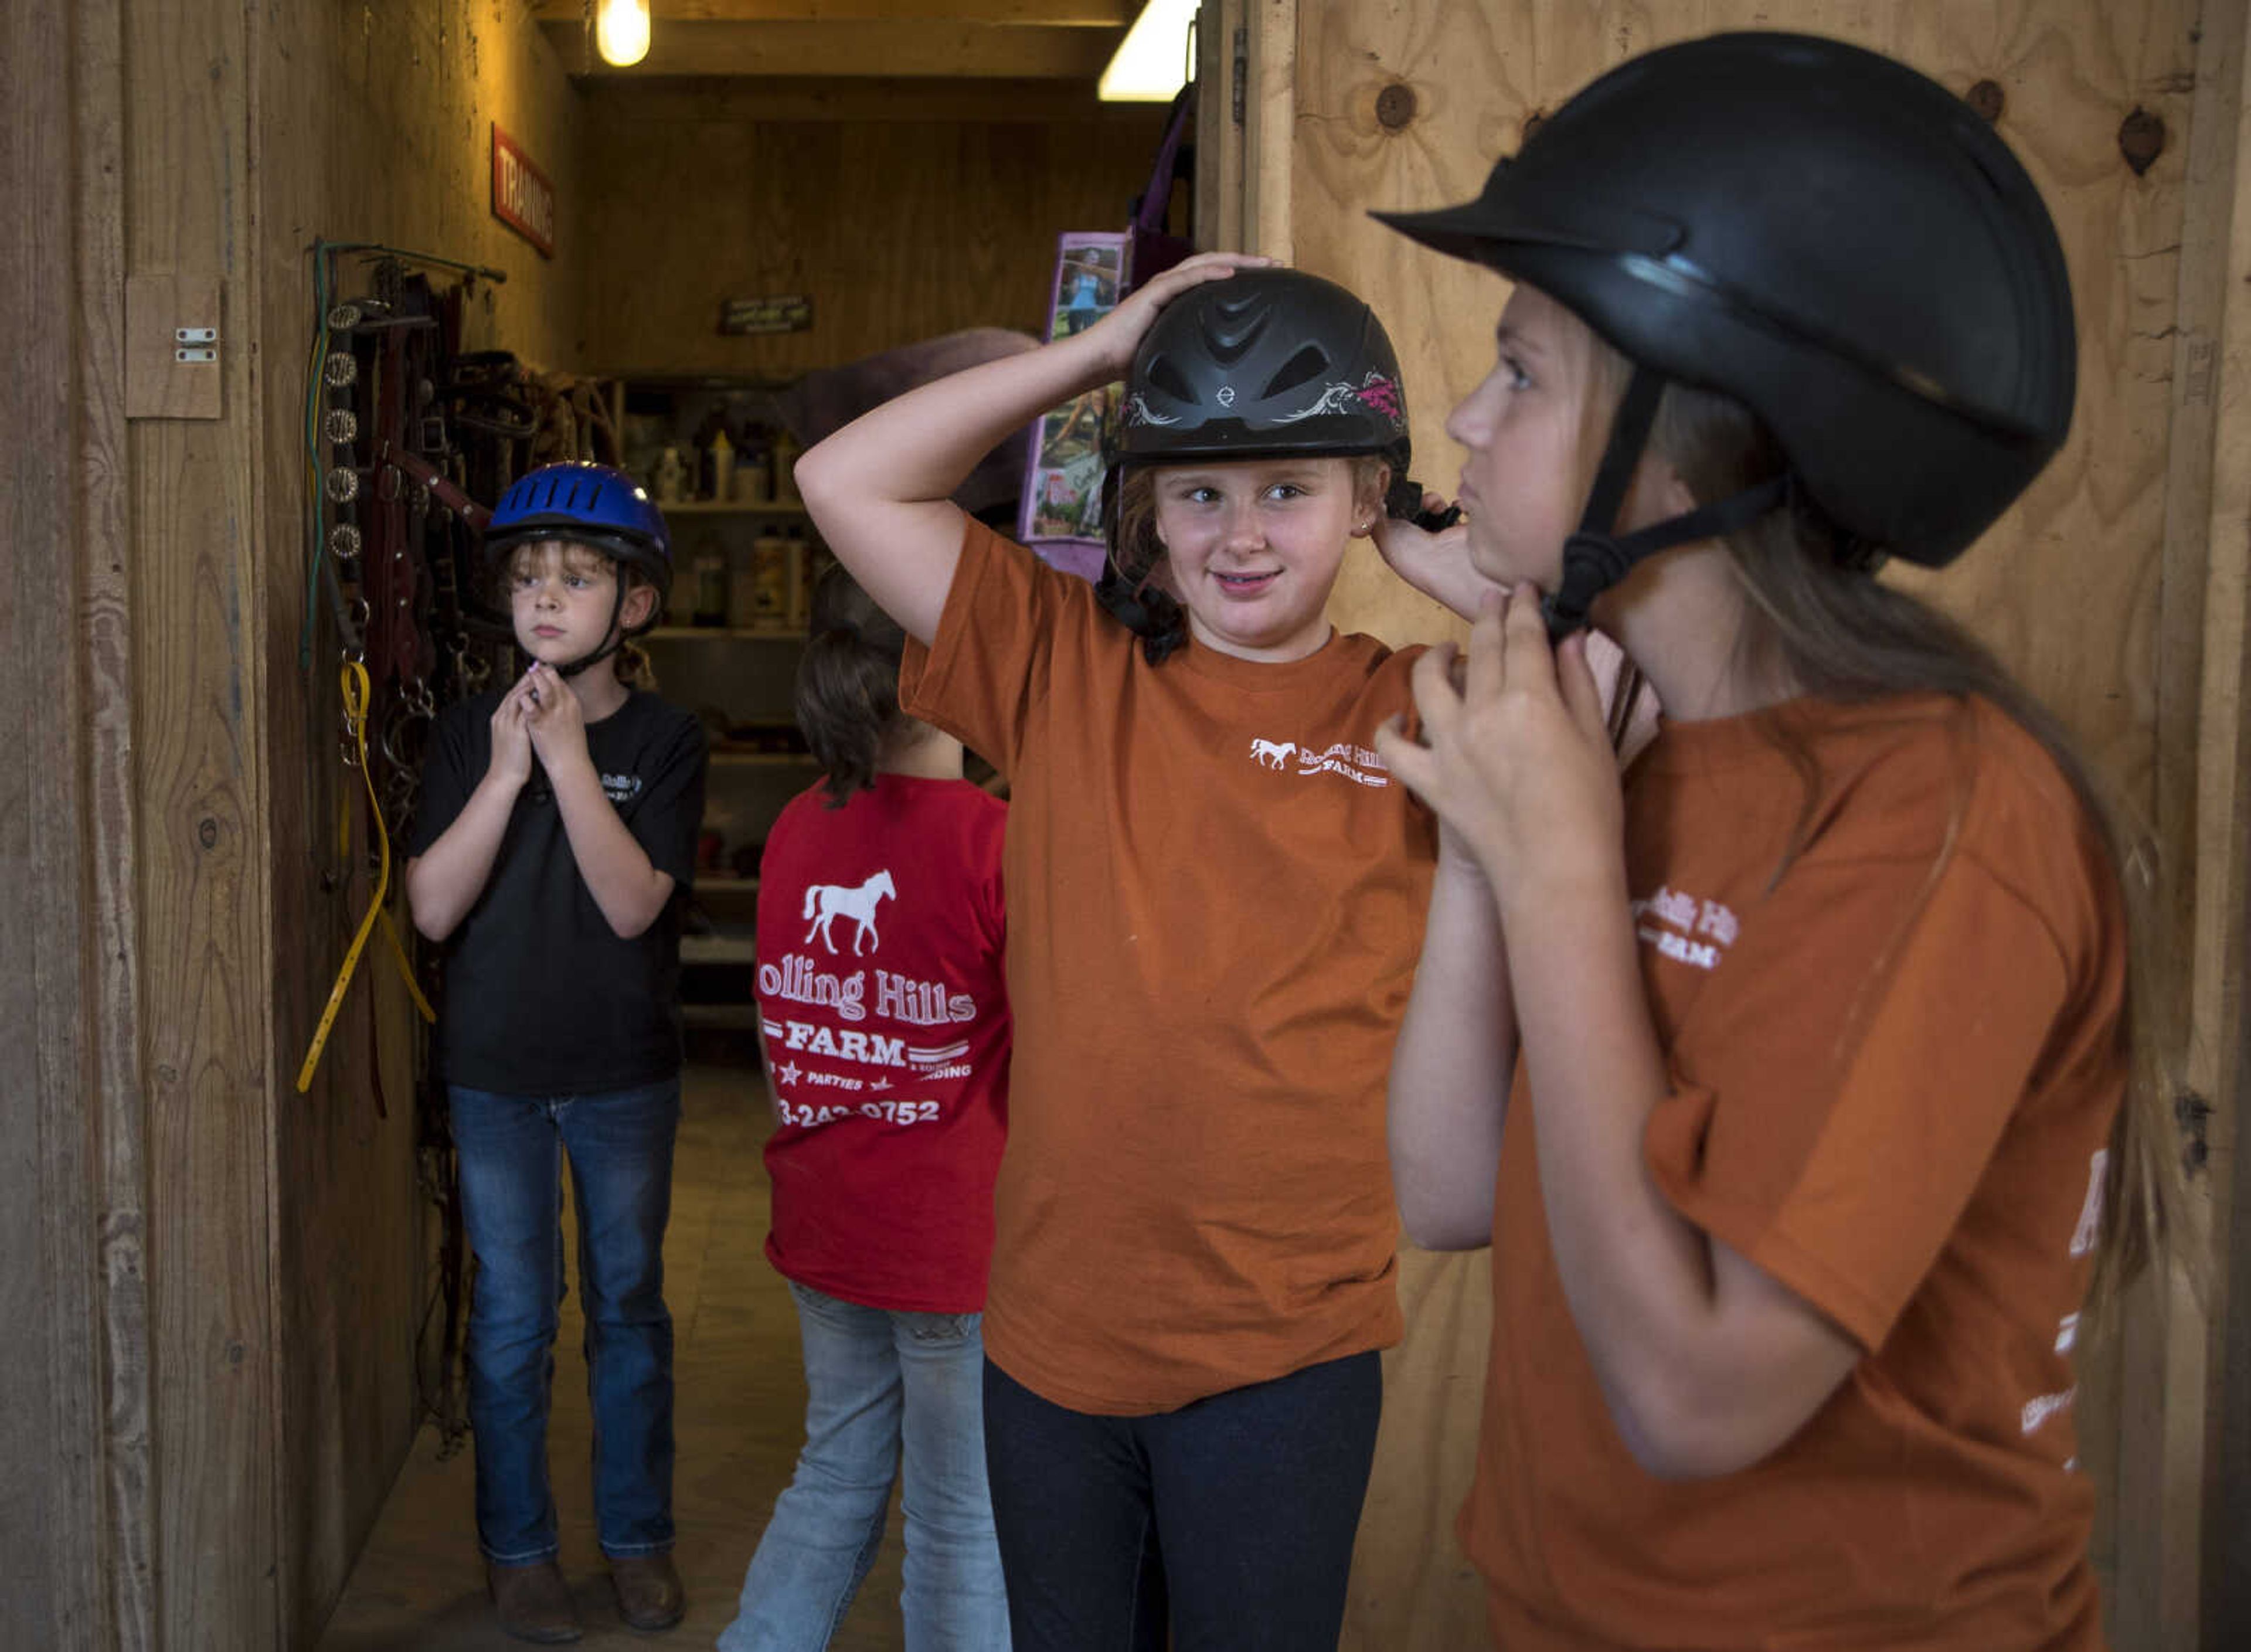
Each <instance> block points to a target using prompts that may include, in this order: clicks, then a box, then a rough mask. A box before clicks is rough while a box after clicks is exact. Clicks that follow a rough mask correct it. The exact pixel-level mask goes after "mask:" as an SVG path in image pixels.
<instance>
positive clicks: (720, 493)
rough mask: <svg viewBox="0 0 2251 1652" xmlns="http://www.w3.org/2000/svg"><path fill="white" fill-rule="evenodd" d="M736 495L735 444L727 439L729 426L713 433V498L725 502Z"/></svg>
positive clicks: (719, 428)
mask: <svg viewBox="0 0 2251 1652" xmlns="http://www.w3.org/2000/svg"><path fill="white" fill-rule="evenodd" d="M734 495H735V444H734V443H733V442H731V441H728V440H727V427H726V426H724V425H721V426H720V427H718V429H717V430H715V431H713V432H712V433H711V498H712V500H713V502H714V503H718V504H724V503H726V502H727V501H728V500H730V499H731V498H733V497H734Z"/></svg>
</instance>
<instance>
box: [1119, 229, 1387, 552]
mask: <svg viewBox="0 0 2251 1652" xmlns="http://www.w3.org/2000/svg"><path fill="white" fill-rule="evenodd" d="M1410 453H1411V448H1410V446H1409V441H1408V439H1407V403H1406V398H1405V395H1404V392H1403V391H1402V389H1401V387H1400V383H1399V360H1398V357H1396V355H1395V354H1394V353H1393V352H1392V349H1391V340H1390V338H1389V337H1388V336H1387V335H1386V334H1385V332H1384V330H1383V323H1382V322H1380V321H1378V320H1376V318H1375V311H1374V310H1372V309H1369V308H1368V305H1367V304H1366V303H1365V302H1362V301H1361V299H1359V298H1357V297H1355V296H1354V295H1353V294H1351V293H1349V292H1347V291H1346V290H1345V289H1344V288H1341V287H1340V286H1338V285H1337V284H1336V283H1335V282H1334V281H1324V280H1322V279H1321V278H1320V277H1319V276H1318V275H1309V274H1306V272H1305V271H1303V270H1297V269H1279V268H1275V269H1264V268H1254V269H1241V270H1237V271H1236V273H1235V274H1232V275H1230V276H1228V277H1226V278H1224V279H1223V280H1220V281H1206V282H1205V283H1203V284H1202V286H1200V287H1192V288H1189V289H1188V291H1187V292H1185V293H1182V294H1181V295H1180V296H1179V297H1178V298H1176V299H1174V301H1173V302H1171V303H1170V304H1168V305H1167V306H1166V307H1165V309H1164V310H1163V311H1162V312H1161V313H1160V315H1159V316H1157V318H1156V320H1155V321H1154V322H1153V323H1150V326H1149V330H1148V332H1147V334H1146V336H1144V337H1143V338H1142V340H1141V347H1140V349H1139V351H1136V352H1135V354H1134V357H1133V366H1132V372H1131V373H1130V375H1129V376H1128V377H1127V378H1126V381H1125V404H1124V406H1122V407H1120V408H1119V413H1118V420H1117V426H1116V434H1115V435H1114V436H1113V438H1112V453H1111V456H1112V460H1113V461H1114V462H1118V463H1119V464H1127V465H1131V464H1144V463H1147V464H1180V463H1186V462H1194V461H1197V460H1226V459H1269V458H1276V457H1279V456H1283V455H1297V454H1323V455H1339V456H1347V455H1355V454H1374V455H1377V456H1378V457H1380V458H1382V460H1383V461H1384V462H1386V463H1387V464H1389V466H1390V467H1391V479H1392V485H1393V488H1394V489H1395V490H1398V489H1401V487H1402V484H1403V483H1404V482H1405V481H1406V476H1407V462H1408V459H1409V455H1410ZM1408 508H1409V510H1412V508H1413V503H1412V502H1410V503H1409V507H1408Z"/></svg>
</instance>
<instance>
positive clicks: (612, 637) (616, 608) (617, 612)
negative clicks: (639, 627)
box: [555, 569, 626, 677]
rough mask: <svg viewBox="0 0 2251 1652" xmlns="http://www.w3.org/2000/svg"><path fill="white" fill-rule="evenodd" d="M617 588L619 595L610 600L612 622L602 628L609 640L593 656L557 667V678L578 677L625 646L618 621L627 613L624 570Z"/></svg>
mask: <svg viewBox="0 0 2251 1652" xmlns="http://www.w3.org/2000/svg"><path fill="white" fill-rule="evenodd" d="M617 587H618V593H617V595H616V596H615V597H613V598H612V599H611V600H610V622H609V624H608V625H606V626H605V627H604V628H602V635H604V636H605V637H606V638H608V639H609V640H608V641H607V642H604V643H603V644H602V646H601V647H599V648H598V649H595V650H594V651H593V652H592V654H589V655H586V656H584V657H582V658H579V659H576V660H572V661H571V662H570V663H568V664H566V665H558V666H557V667H556V668H555V675H556V676H558V677H576V676H578V673H579V672H581V671H583V670H585V669H586V668H587V667H588V666H590V665H598V664H599V663H601V662H602V661H604V660H606V659H608V658H609V657H610V656H611V655H613V654H615V653H616V652H617V651H618V650H619V649H621V648H623V647H624V646H625V642H626V636H625V633H624V632H623V631H621V630H620V629H619V628H618V621H620V619H622V618H623V617H624V616H625V611H626V579H625V573H624V571H623V570H622V569H620V571H619V573H618V580H617Z"/></svg>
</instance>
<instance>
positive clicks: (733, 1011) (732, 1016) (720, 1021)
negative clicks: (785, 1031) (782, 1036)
mask: <svg viewBox="0 0 2251 1652" xmlns="http://www.w3.org/2000/svg"><path fill="white" fill-rule="evenodd" d="M680 1021H681V1024H682V1026H689V1027H718V1028H723V1029H725V1030H727V1031H735V1032H756V1031H758V1005H756V1004H754V1003H683V1004H682V1005H681V1006H680Z"/></svg>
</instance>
